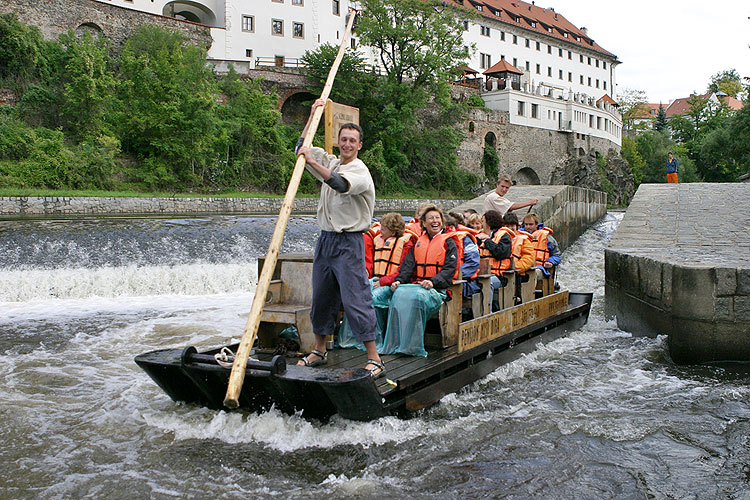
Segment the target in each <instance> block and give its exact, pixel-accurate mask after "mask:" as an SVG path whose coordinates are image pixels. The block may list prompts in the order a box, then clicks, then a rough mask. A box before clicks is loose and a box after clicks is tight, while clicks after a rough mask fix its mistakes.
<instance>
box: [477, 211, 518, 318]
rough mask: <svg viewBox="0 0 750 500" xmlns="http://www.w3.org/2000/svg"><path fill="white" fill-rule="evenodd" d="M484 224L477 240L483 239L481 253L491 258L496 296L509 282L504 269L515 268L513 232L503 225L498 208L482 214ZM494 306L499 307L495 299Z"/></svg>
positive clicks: (493, 293)
mask: <svg viewBox="0 0 750 500" xmlns="http://www.w3.org/2000/svg"><path fill="white" fill-rule="evenodd" d="M482 224H483V225H484V231H483V232H481V233H479V234H477V240H480V241H481V243H480V245H479V247H480V248H479V252H480V255H481V256H482V257H489V259H490V269H489V270H490V273H492V278H491V279H490V284H491V285H492V296H493V297H494V296H495V291H496V290H498V289H500V288H503V287H504V286H506V285H507V284H508V278H507V276H503V271H509V270H511V269H513V261H512V260H511V249H512V245H513V244H512V239H511V238H512V233H511V231H509V230H507V229H505V228H503V227H502V226H503V216H502V215H500V212H498V211H497V210H488V211H487V212H485V213H484V215H483V216H482ZM492 307H493V310H495V311H497V310H498V309H499V305H498V303H497V302H495V301H494V299H493V302H492Z"/></svg>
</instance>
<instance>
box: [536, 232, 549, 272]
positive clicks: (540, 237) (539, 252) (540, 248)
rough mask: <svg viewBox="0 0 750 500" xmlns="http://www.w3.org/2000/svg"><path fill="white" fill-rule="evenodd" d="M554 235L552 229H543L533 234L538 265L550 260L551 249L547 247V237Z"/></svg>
mask: <svg viewBox="0 0 750 500" xmlns="http://www.w3.org/2000/svg"><path fill="white" fill-rule="evenodd" d="M550 234H552V228H549V227H546V226H545V227H543V228H540V229H537V230H536V231H534V232H533V233H532V236H533V237H534V254H535V258H536V263H537V265H540V266H541V265H542V264H544V263H545V262H547V259H549V247H547V236H548V235H550Z"/></svg>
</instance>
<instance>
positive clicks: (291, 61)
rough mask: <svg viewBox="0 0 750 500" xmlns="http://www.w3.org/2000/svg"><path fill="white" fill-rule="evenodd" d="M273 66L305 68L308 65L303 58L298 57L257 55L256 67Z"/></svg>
mask: <svg viewBox="0 0 750 500" xmlns="http://www.w3.org/2000/svg"><path fill="white" fill-rule="evenodd" d="M264 66H266V67H267V66H273V67H276V68H305V67H307V66H306V64H305V63H304V62H302V59H298V58H296V57H281V56H276V57H256V58H255V67H256V68H258V67H264Z"/></svg>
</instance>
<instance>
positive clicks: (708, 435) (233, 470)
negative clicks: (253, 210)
mask: <svg viewBox="0 0 750 500" xmlns="http://www.w3.org/2000/svg"><path fill="white" fill-rule="evenodd" d="M619 220H620V216H619V215H609V216H608V217H607V218H606V219H605V220H603V221H602V222H600V223H599V224H598V225H597V226H596V227H595V228H592V229H591V230H589V231H588V232H587V233H586V234H584V235H583V236H582V237H581V238H580V239H579V241H578V242H577V243H576V244H575V245H574V246H573V247H572V248H570V249H569V250H568V251H566V253H565V255H564V256H563V265H562V266H561V268H560V270H559V278H560V281H561V283H562V284H563V287H565V288H569V289H571V290H574V291H594V293H595V302H594V307H593V308H592V314H591V317H590V319H589V322H588V324H587V325H586V326H585V327H583V328H582V329H581V330H579V331H577V332H575V333H573V334H572V335H570V336H569V337H567V338H564V339H560V340H557V341H555V342H552V343H550V344H546V345H543V346H539V347H538V348H537V349H536V350H535V351H534V352H532V353H530V354H528V355H526V356H524V357H522V358H521V359H519V360H517V361H515V362H512V363H510V364H507V365H505V366H502V367H500V368H499V369H498V370H496V371H495V372H493V373H492V374H490V375H489V376H487V377H485V378H484V379H482V380H480V381H478V382H476V383H475V384H473V385H472V386H470V387H467V388H465V389H464V390H462V391H461V392H459V393H458V394H453V395H450V396H447V397H445V398H444V399H443V400H442V401H441V403H440V404H438V405H436V406H433V407H431V408H429V409H427V410H424V411H422V412H419V413H418V414H416V415H415V416H414V417H413V418H409V419H398V418H395V417H388V418H382V419H379V420H376V421H374V422H352V421H347V420H345V419H341V418H338V417H334V418H333V419H332V420H331V421H330V422H328V423H325V424H323V423H320V422H316V421H308V420H305V419H304V418H302V417H301V416H300V415H285V414H282V413H280V412H279V411H276V410H271V411H267V412H263V413H261V414H253V413H246V412H221V411H220V412H216V411H211V410H207V409H205V408H199V407H196V406H191V405H184V404H178V403H174V402H172V401H171V400H170V399H169V398H168V397H167V396H166V395H165V394H164V393H163V392H162V391H161V390H160V389H159V388H158V387H157V386H156V385H155V384H154V383H153V381H152V380H151V379H150V378H149V377H148V376H147V375H146V374H145V373H143V372H142V371H141V370H140V369H139V368H138V367H137V366H136V365H135V363H134V362H133V357H134V356H135V355H137V354H140V353H142V352H145V351H148V350H153V349H158V348H165V347H180V348H181V347H184V346H185V345H195V346H197V347H198V348H199V349H202V348H208V347H214V346H217V345H221V344H224V343H227V342H230V341H232V340H233V339H234V340H236V339H238V338H239V337H240V335H241V332H242V329H243V327H244V324H245V322H246V319H247V314H248V312H249V309H250V304H251V301H252V292H253V290H254V283H255V280H256V279H257V277H256V274H257V273H256V270H255V258H256V257H257V256H259V255H261V254H262V253H263V251H264V250H265V249H264V248H263V245H262V237H261V236H262V231H258V232H257V234H256V233H252V231H249V228H251V227H255V225H254V224H253V221H252V220H248V221H244V222H243V221H237V220H236V219H233V218H229V220H223V219H221V218H212V219H211V220H200V221H199V222H197V223H195V224H191V222H190V221H187V222H185V221H180V222H179V223H172V222H169V223H166V222H164V221H143V222H134V221H132V220H129V221H125V223H124V224H125V225H126V229H127V231H126V230H125V229H123V228H121V227H119V226H118V225H117V224H115V223H113V222H111V221H108V222H106V223H105V224H104V227H103V229H102V232H101V233H97V231H96V224H93V223H91V222H87V223H86V224H85V231H84V232H85V237H83V236H80V235H81V234H83V233H82V231H83V229H82V228H81V227H77V226H75V225H76V224H78V223H77V222H71V223H70V224H72V227H71V233H72V234H78V235H79V239H78V240H76V241H77V244H76V252H81V250H80V249H81V248H85V249H86V250H85V251H84V252H82V254H85V253H86V252H90V253H91V252H98V251H99V250H102V253H104V249H107V250H108V251H109V252H112V255H111V256H109V257H107V258H104V257H102V256H99V257H97V258H96V259H90V260H93V261H97V262H98V264H96V265H94V264H91V263H90V262H88V261H86V259H84V258H83V257H80V256H79V257H76V258H73V257H71V256H72V255H74V252H72V251H70V246H68V247H67V248H68V251H67V252H68V253H67V254H66V258H69V261H70V265H69V266H66V265H64V264H63V263H56V264H52V262H53V261H54V256H53V255H47V256H40V261H41V262H43V264H42V265H39V266H34V264H33V263H32V262H31V261H29V260H28V259H27V258H26V257H23V256H19V255H15V256H12V257H8V256H7V252H9V250H7V249H8V248H9V247H10V245H5V246H4V247H3V248H5V249H6V250H5V252H6V256H5V257H4V258H5V261H4V262H5V264H4V265H2V266H0V269H2V270H0V364H2V366H3V367H4V370H3V371H2V375H0V438H2V441H3V443H4V446H3V448H2V451H0V463H2V464H3V470H4V472H5V473H4V474H2V475H1V476H0V497H1V498H103V497H107V498H207V499H209V498H210V499H215V498H227V499H229V498H278V497H282V496H283V497H285V498H286V497H292V498H310V497H312V496H329V497H334V498H351V497H358V498H375V497H378V498H401V497H414V498H440V499H443V498H477V497H488V498H561V499H563V498H581V497H582V498H701V499H705V498H746V496H747V495H750V493H749V492H750V487H748V475H747V463H750V442H749V440H748V437H747V436H748V435H750V425H749V424H748V422H750V403H748V401H750V389H749V387H750V385H748V382H750V378H748V376H747V374H746V373H745V372H743V371H742V370H738V371H730V370H728V369H719V368H710V367H677V366H674V365H673V364H672V363H671V362H670V361H669V360H668V357H667V354H666V353H667V349H666V345H665V343H666V340H665V339H664V338H657V339H648V338H634V337H632V336H631V335H630V334H628V333H625V332H622V331H620V330H618V329H617V327H616V324H615V323H614V322H612V321H607V320H605V319H604V317H603V314H602V295H603V287H604V285H603V252H602V249H603V247H604V245H605V244H606V241H607V240H608V238H609V237H610V236H611V234H612V231H613V230H614V228H615V227H616V225H617V223H618V222H619ZM309 222H310V221H309V219H302V220H301V221H297V222H296V223H295V224H293V225H292V229H291V233H292V234H289V235H287V240H288V241H286V242H285V245H288V246H289V247H290V248H293V249H294V251H311V250H312V244H313V242H314V239H315V234H316V230H315V228H314V227H312V226H311V225H310V223H309ZM261 223H262V224H261ZM61 225H63V226H64V223H63V222H57V223H55V224H53V225H52V226H53V228H52V229H50V228H49V226H50V225H49V224H47V225H45V224H41V223H40V224H39V225H37V226H34V224H33V223H28V224H26V225H24V226H23V227H22V229H20V230H19V232H21V233H23V234H22V235H19V234H17V233H13V231H12V229H10V228H9V226H8V225H5V226H3V228H2V229H3V230H2V231H1V232H0V240H3V239H4V240H5V242H6V243H7V242H9V241H12V242H14V243H18V242H19V241H22V240H23V241H36V242H38V243H39V242H46V243H44V244H43V245H42V246H47V247H48V248H50V249H52V250H54V252H55V253H57V252H59V251H60V246H58V245H56V244H52V243H50V242H51V241H53V240H54V241H61V240H63V239H64V238H63V237H62V234H63V233H64V231H63V230H62V228H61ZM256 225H263V227H270V226H271V225H272V224H271V223H269V222H268V221H266V220H265V219H264V220H261V221H260V222H259V223H258V224H256ZM238 226H240V228H239V229H238ZM180 228H182V229H181V230H180ZM264 231H265V230H264ZM268 231H270V229H268ZM211 233H213V234H211ZM113 234H117V235H118V236H117V241H120V244H116V245H115V244H112V241H113V240H112V238H111V236H112V235H113ZM249 234H253V235H252V236H249ZM165 235H168V238H167V237H166V236H165ZM258 235H260V236H258ZM144 239H145V240H148V241H151V242H157V243H154V244H155V245H157V246H160V245H161V246H163V248H161V249H160V250H159V251H154V250H153V249H152V248H151V247H150V246H149V245H148V244H145V243H144V242H143V240H144ZM125 240H127V241H129V242H130V243H128V244H123V243H122V242H123V241H125ZM166 241H169V242H170V243H169V244H171V245H175V249H176V248H182V249H183V250H180V251H177V250H175V251H173V252H170V251H169V250H168V248H167V247H168V245H167V243H165V242H166ZM188 241H199V242H202V243H201V244H193V245H188V244H187V242H188ZM266 241H267V240H266ZM208 242H213V243H210V244H209V243H208ZM0 243H2V241H0ZM98 244H100V245H101V247H97V245H98ZM40 245H41V243H40ZM113 248H116V249H113ZM127 248H139V249H140V253H138V254H137V258H135V259H134V261H133V262H127V256H126V255H123V254H121V253H120V252H125V251H126V250H124V249H127ZM184 249H187V250H184ZM52 250H51V251H52ZM75 255H78V253H75Z"/></svg>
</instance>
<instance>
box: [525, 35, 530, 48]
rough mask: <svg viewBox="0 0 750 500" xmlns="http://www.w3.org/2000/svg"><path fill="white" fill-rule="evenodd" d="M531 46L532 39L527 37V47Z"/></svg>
mask: <svg viewBox="0 0 750 500" xmlns="http://www.w3.org/2000/svg"><path fill="white" fill-rule="evenodd" d="M529 47H531V40H529V39H528V38H527V39H526V48H527V49H528V48H529Z"/></svg>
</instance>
